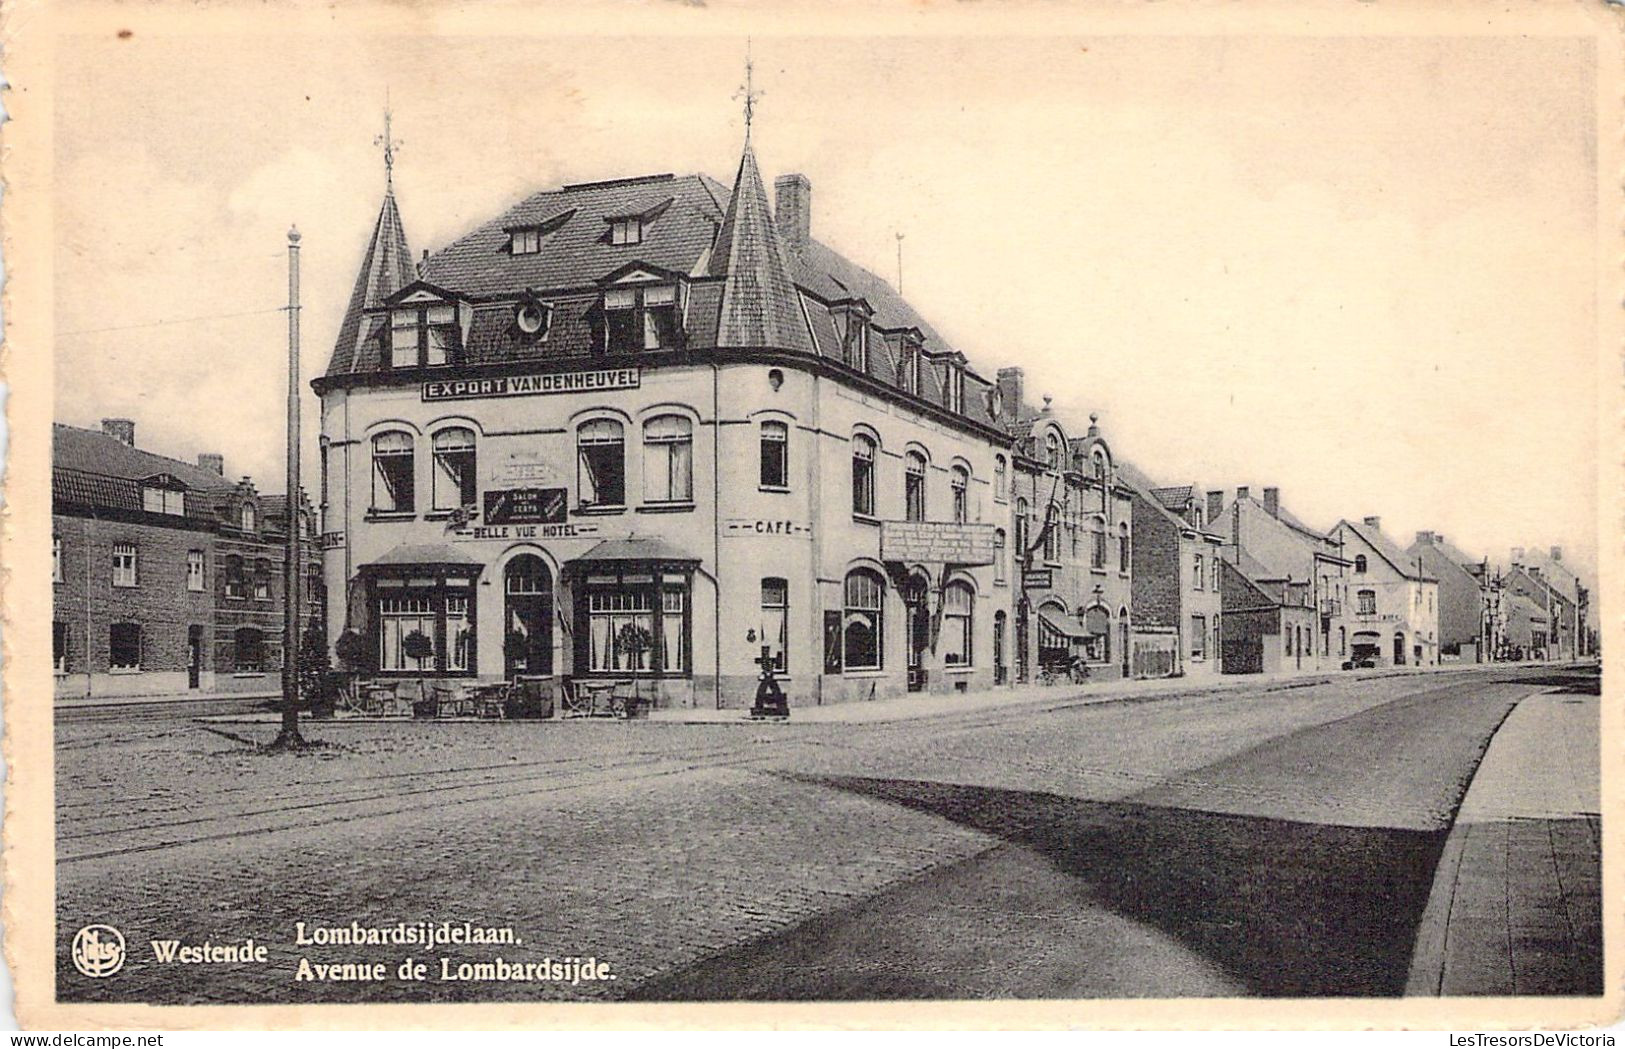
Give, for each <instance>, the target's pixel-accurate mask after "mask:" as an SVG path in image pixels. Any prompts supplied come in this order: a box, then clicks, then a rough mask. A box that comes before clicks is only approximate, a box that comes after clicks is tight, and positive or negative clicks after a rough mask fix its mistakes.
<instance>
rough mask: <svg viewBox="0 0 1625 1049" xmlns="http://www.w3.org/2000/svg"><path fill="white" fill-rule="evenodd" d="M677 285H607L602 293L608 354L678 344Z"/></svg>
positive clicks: (681, 333)
mask: <svg viewBox="0 0 1625 1049" xmlns="http://www.w3.org/2000/svg"><path fill="white" fill-rule="evenodd" d="M682 336H683V325H682V319H681V317H680V315H679V313H678V301H677V288H676V287H675V286H673V285H670V284H657V285H651V286H648V287H644V288H610V289H609V290H607V291H605V292H604V348H605V349H606V350H608V351H609V352H610V353H632V352H635V351H637V350H665V349H675V348H677V347H679V346H681V345H682Z"/></svg>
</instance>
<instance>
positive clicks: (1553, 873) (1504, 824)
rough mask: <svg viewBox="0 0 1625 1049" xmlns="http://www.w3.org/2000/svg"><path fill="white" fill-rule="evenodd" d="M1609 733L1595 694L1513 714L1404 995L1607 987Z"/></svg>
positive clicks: (1453, 845) (1449, 847) (1492, 755)
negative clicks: (1603, 772) (1604, 781)
mask: <svg viewBox="0 0 1625 1049" xmlns="http://www.w3.org/2000/svg"><path fill="white" fill-rule="evenodd" d="M1600 735H1601V732H1600V706H1599V701H1598V698H1597V697H1596V696H1589V695H1575V694H1571V693H1543V694H1541V695H1538V696H1531V697H1530V698H1529V699H1526V700H1524V701H1523V702H1522V703H1520V704H1519V705H1518V706H1517V707H1516V708H1514V709H1513V711H1512V713H1511V714H1510V715H1509V716H1508V717H1507V719H1506V721H1505V722H1504V723H1503V724H1502V726H1501V728H1500V730H1499V731H1498V732H1497V733H1496V734H1495V737H1494V738H1493V739H1492V740H1491V742H1490V746H1489V750H1488V751H1487V752H1486V753H1485V755H1484V760H1483V762H1482V763H1481V764H1480V765H1479V768H1478V772H1477V774H1476V775H1475V776H1474V778H1473V782H1472V785H1471V786H1470V787H1469V788H1468V791H1467V796H1466V797H1465V798H1464V799H1463V801H1462V806H1461V811H1460V812H1459V813H1458V815H1457V817H1456V821H1455V824H1454V826H1453V828H1452V829H1451V832H1450V836H1449V838H1448V839H1447V840H1446V842H1445V846H1444V852H1443V855H1441V857H1440V859H1439V865H1438V872H1437V874H1436V875H1435V880H1434V885H1433V890H1432V894H1431V895H1430V897H1429V899H1428V906H1427V912H1426V914H1425V915H1424V917H1423V920H1422V925H1421V929H1420V931H1419V933H1418V936H1417V948H1416V953H1415V955H1414V956H1413V960H1412V964H1411V973H1410V980H1409V984H1408V987H1407V993H1409V994H1418V995H1446V996H1451V995H1564V994H1566V995H1596V994H1601V993H1602V990H1603V987H1602V902H1601V874H1602V867H1601V817H1600V815H1599V813H1600V812H1601V799H1600V792H1601V780H1600Z"/></svg>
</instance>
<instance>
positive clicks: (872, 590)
mask: <svg viewBox="0 0 1625 1049" xmlns="http://www.w3.org/2000/svg"><path fill="white" fill-rule="evenodd" d="M885 599H886V584H885V581H884V580H882V579H881V578H880V576H879V575H878V574H877V573H875V572H872V571H870V570H869V569H867V568H854V569H853V570H852V571H850V572H848V573H847V574H846V607H845V610H844V615H843V617H842V622H841V632H842V638H843V643H842V653H841V654H842V663H843V665H844V666H845V668H846V669H847V670H879V669H880V668H881V667H882V666H884V665H885V658H884V657H885V653H884V652H883V651H882V643H883V639H884V638H885V612H884V604H885Z"/></svg>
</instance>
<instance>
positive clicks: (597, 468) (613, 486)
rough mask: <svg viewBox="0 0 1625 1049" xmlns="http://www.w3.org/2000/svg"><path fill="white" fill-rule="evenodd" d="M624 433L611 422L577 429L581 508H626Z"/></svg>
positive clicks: (616, 424)
mask: <svg viewBox="0 0 1625 1049" xmlns="http://www.w3.org/2000/svg"><path fill="white" fill-rule="evenodd" d="M624 435H625V431H624V430H623V429H622V427H621V424H620V423H618V422H616V421H615V420H614V419H594V420H592V421H591V422H585V423H582V424H581V426H580V427H578V428H577V429H576V488H577V492H578V493H579V496H580V499H581V505H582V506H591V507H620V506H625V505H626V446H625V436H624Z"/></svg>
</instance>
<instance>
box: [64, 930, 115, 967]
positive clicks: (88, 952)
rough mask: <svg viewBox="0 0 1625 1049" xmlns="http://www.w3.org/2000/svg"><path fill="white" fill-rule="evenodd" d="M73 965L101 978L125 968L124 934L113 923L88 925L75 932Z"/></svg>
mask: <svg viewBox="0 0 1625 1049" xmlns="http://www.w3.org/2000/svg"><path fill="white" fill-rule="evenodd" d="M73 967H74V968H75V969H78V970H79V971H80V972H82V973H84V974H85V975H86V976H90V977H94V978H96V979H100V978H101V977H103V976H112V975H113V974H114V973H116V972H118V971H119V970H120V969H122V968H124V934H123V933H121V932H119V931H118V930H117V929H115V928H113V927H112V926H111V925H87V926H85V927H84V928H83V929H80V930H79V931H78V932H76V933H74V934H73Z"/></svg>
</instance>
